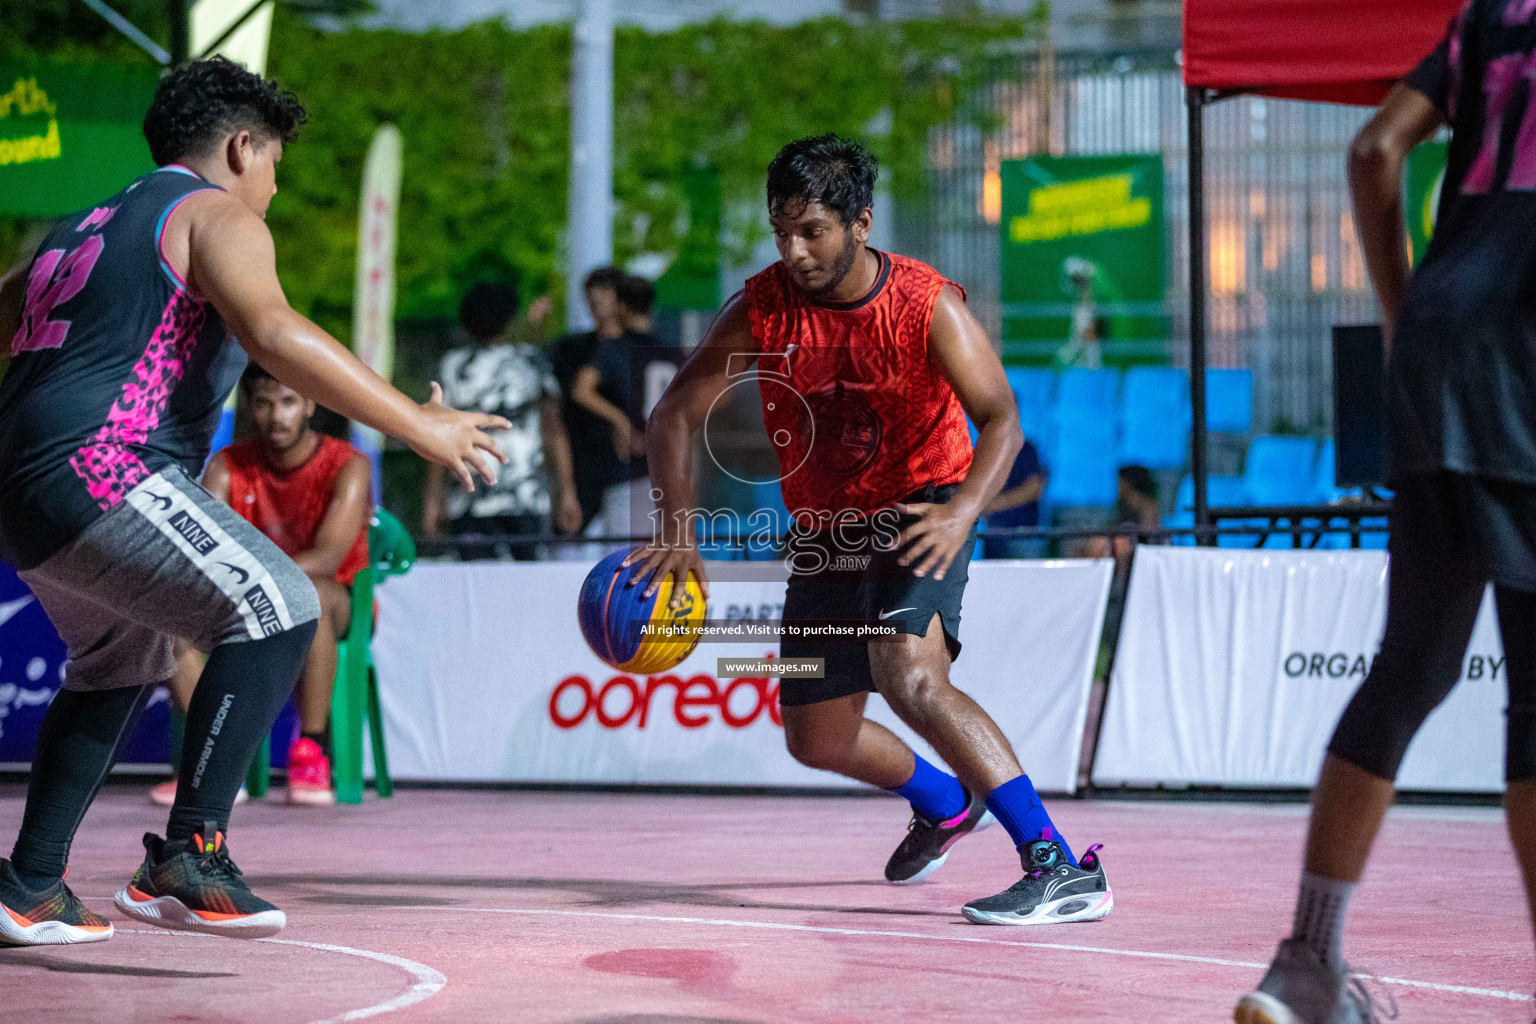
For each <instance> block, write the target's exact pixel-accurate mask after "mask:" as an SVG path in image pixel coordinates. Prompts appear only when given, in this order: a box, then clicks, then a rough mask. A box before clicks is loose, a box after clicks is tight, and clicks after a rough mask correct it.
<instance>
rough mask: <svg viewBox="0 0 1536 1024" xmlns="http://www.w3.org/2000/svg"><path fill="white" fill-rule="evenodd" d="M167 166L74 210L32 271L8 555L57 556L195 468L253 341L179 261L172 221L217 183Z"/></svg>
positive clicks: (2, 530)
mask: <svg viewBox="0 0 1536 1024" xmlns="http://www.w3.org/2000/svg"><path fill="white" fill-rule="evenodd" d="M215 187H216V186H213V185H211V184H209V183H208V182H207V181H204V180H203V179H202V178H200V177H198V176H197V175H196V174H193V173H192V172H191V171H188V170H186V169H184V168H180V167H174V166H173V167H162V168H161V169H160V170H158V171H155V172H153V173H151V174H147V175H145V176H144V177H142V178H140V179H138V180H137V181H135V182H134V183H133V184H132V185H129V186H128V187H127V188H126V189H124V190H123V191H122V192H119V193H118V194H117V195H115V196H113V197H112V198H110V199H108V200H106V201H105V202H104V203H102V204H101V205H100V206H97V207H95V208H93V209H90V210H83V211H81V212H79V213H77V214H73V215H71V216H69V217H66V218H65V219H64V220H62V221H61V222H59V224H58V225H57V226H56V227H54V229H53V230H52V231H51V232H49V234H48V236H47V237H46V238H45V239H44V240H43V243H42V245H41V246H40V247H39V248H38V251H37V255H36V256H35V257H34V258H33V261H32V265H31V267H30V269H29V271H28V274H27V283H26V298H25V303H26V304H25V309H24V312H23V316H22V323H21V329H20V330H19V331H17V332H16V336H15V337H14V338H13V339H11V362H10V366H9V369H8V370H7V372H6V375H5V380H4V381H3V383H0V558H3V559H4V560H5V561H7V562H9V563H11V564H12V565H14V566H16V567H17V568H21V569H27V568H31V567H32V566H34V565H37V564H39V563H41V562H42V561H44V560H45V559H47V558H48V556H49V555H51V554H53V552H55V551H57V550H58V549H59V548H61V547H63V546H64V545H65V544H67V543H69V541H70V540H72V539H74V537H75V536H77V535H78V534H79V533H80V532H81V531H82V530H84V529H85V528H86V527H87V526H89V525H90V524H91V523H92V522H94V521H95V520H96V519H97V518H98V517H100V516H101V515H102V514H103V513H105V512H106V511H107V510H109V509H111V508H112V507H114V506H115V505H117V504H118V503H119V502H121V501H122V500H123V497H124V496H125V495H126V494H127V493H128V492H129V491H130V490H132V489H133V488H134V487H135V486H137V485H138V483H139V482H140V481H142V480H144V479H145V478H146V477H148V476H149V475H150V474H152V473H154V472H156V471H158V470H160V469H163V468H165V467H166V466H168V465H171V464H173V463H174V464H178V465H180V466H181V467H182V468H183V469H184V470H186V472H187V473H188V474H190V475H192V476H193V477H194V478H195V477H196V476H197V474H199V473H200V472H201V471H202V467H203V463H204V462H205V461H206V460H207V458H208V449H209V445H210V443H211V442H212V440H213V433H214V430H215V429H216V428H217V427H218V421H219V413H220V410H221V409H222V407H223V405H224V400H225V399H226V398H227V397H228V395H229V393H230V391H231V390H233V388H234V386H235V384H236V383H237V382H238V381H239V379H240V374H241V372H242V371H243V370H244V369H245V364H246V357H245V353H244V351H243V350H242V349H241V348H240V346H239V345H238V344H237V343H235V341H234V339H232V338H231V337H230V336H229V332H228V331H227V330H225V327H224V323H223V321H222V320H221V319H220V318H219V315H218V313H217V312H215V311H214V309H213V307H212V306H211V305H210V304H209V303H208V302H206V301H205V300H203V299H202V298H201V297H200V296H198V295H196V294H195V293H193V292H192V291H191V290H190V289H189V288H188V286H187V284H186V282H185V281H183V280H181V279H180V278H179V277H178V276H177V275H176V273H175V272H174V271H173V270H172V269H171V267H170V265H169V264H168V263H166V262H165V259H164V256H163V254H162V252H161V236H162V234H163V233H164V231H165V223H166V220H167V219H168V218H169V217H170V214H171V212H172V211H173V210H175V209H176V207H177V205H178V204H180V203H181V202H182V201H183V200H185V199H186V198H187V197H188V196H191V195H194V194H195V193H197V192H201V191H204V190H207V189H211V188H215Z"/></svg>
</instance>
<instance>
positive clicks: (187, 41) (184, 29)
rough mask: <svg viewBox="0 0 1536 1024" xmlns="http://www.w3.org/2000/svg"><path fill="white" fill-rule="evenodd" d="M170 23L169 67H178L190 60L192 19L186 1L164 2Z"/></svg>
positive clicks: (170, 0) (171, 0) (168, 0)
mask: <svg viewBox="0 0 1536 1024" xmlns="http://www.w3.org/2000/svg"><path fill="white" fill-rule="evenodd" d="M165 6H166V9H167V13H168V14H169V16H170V22H171V67H173V68H174V67H180V66H181V65H183V64H185V63H186V62H187V61H188V60H190V59H191V58H192V19H191V14H190V11H189V10H188V7H189V5H188V3H187V0H166V3H165Z"/></svg>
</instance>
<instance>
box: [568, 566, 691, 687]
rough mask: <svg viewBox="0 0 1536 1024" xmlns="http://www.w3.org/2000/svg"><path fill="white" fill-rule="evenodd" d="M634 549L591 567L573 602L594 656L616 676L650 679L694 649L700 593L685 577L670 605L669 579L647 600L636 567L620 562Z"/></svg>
mask: <svg viewBox="0 0 1536 1024" xmlns="http://www.w3.org/2000/svg"><path fill="white" fill-rule="evenodd" d="M635 550H636V549H635V548H626V549H624V550H622V551H615V552H614V553H613V554H611V555H609V556H608V557H606V558H604V559H603V560H602V561H600V562H598V563H597V564H596V565H594V566H593V567H592V571H591V572H589V573H587V578H586V580H585V581H584V582H583V583H582V585H581V596H580V597H579V598H577V601H576V619H577V621H578V622H579V623H580V624H581V635H582V636H583V637H585V638H586V640H587V646H589V647H591V648H592V653H593V654H595V655H597V656H598V657H599V658H601V659H603V660H604V661H606V662H607V663H608V664H609V665H612V666H613V667H614V668H616V669H618V670H619V671H621V672H634V673H636V674H638V675H651V674H653V673H656V672H665V671H666V670H667V669H669V668H673V667H675V666H676V665H678V664H679V663H680V662H682V660H683V659H684V658H686V657H688V655H690V654H692V653H693V649H694V648H695V647H697V646H698V645H699V636H700V631H701V627H702V626H703V624H704V614H705V602H704V593H703V591H701V590H700V589H699V581H698V578H697V577H695V576H694V575H693V574H692V573H690V574H689V575H688V585H687V586H686V587H685V588H684V590H683V600H682V601H681V602H680V603H679V605H678V607H676V608H673V607H672V606H671V605H672V594H673V583H672V580H671V578H670V577H669V578H667V579H665V580H662V581H661V583H660V584H659V585H658V586H657V587H656V592H655V593H654V594H652V595H651V596H650V597H646V596H645V588H646V582H645V580H644V579H637V578H636V576H635V570H636V569H637V568H638V565H629V566H626V565H625V564H624V559H626V558H628V557H629V556H630V554H631V553H633V552H634V551H635ZM647 625H649V626H650V627H651V628H650V629H649V630H647V629H645V628H643V627H645V626H647Z"/></svg>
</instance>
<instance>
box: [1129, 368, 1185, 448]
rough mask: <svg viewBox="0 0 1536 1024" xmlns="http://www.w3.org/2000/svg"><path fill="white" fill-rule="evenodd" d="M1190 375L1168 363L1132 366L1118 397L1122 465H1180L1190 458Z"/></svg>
mask: <svg viewBox="0 0 1536 1024" xmlns="http://www.w3.org/2000/svg"><path fill="white" fill-rule="evenodd" d="M1192 417H1193V413H1192V411H1191V409H1190V404H1189V375H1188V374H1186V373H1185V372H1184V371H1183V370H1176V369H1174V368H1172V367H1168V366H1134V367H1132V368H1131V369H1129V370H1127V371H1126V373H1125V392H1124V395H1123V396H1122V398H1121V401H1120V452H1119V462H1120V464H1121V465H1140V466H1145V467H1147V468H1148V469H1182V468H1183V467H1184V465H1185V464H1186V463H1188V461H1189V428H1190V422H1191V419H1192Z"/></svg>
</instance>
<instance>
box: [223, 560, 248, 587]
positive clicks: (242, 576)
mask: <svg viewBox="0 0 1536 1024" xmlns="http://www.w3.org/2000/svg"><path fill="white" fill-rule="evenodd" d="M219 564H220V565H222V566H223V567H224V568H226V569H228V570H229V571H230V572H232V573H235V574H236V575H238V576H239V577H240V582H241V583H245V582H246V581H247V580H249V579H250V578H251V574H250V573H248V572H246V571H245V570H244V569H242V568H240V567H239V566H238V565H230V564H229V563H228V562H220V563H219Z"/></svg>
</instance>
